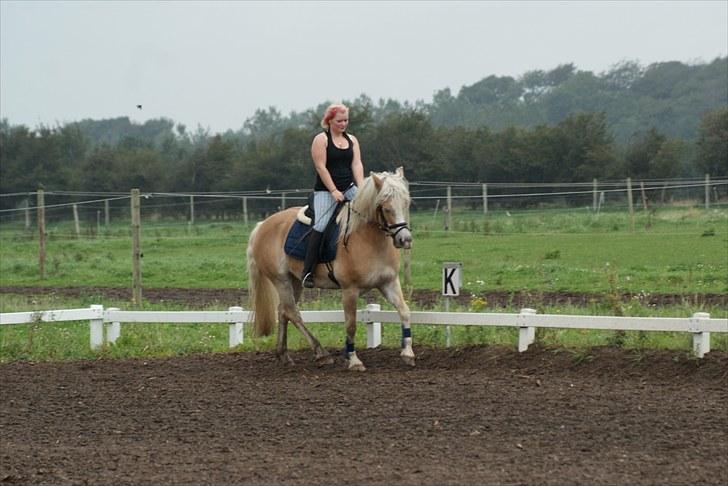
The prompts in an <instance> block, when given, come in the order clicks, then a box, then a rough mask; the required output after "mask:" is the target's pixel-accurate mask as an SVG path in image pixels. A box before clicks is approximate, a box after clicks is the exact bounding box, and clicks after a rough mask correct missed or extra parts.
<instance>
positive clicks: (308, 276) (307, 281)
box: [301, 272, 316, 289]
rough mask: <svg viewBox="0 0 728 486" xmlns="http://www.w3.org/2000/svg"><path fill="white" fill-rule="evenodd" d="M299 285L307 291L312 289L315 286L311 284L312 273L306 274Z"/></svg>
mask: <svg viewBox="0 0 728 486" xmlns="http://www.w3.org/2000/svg"><path fill="white" fill-rule="evenodd" d="M301 283H302V284H303V286H304V287H306V288H307V289H312V288H314V287H315V286H316V285H315V284H314V283H313V272H308V273H307V274H306V275H304V276H303V278H302V279H301Z"/></svg>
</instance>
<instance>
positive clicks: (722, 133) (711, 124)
mask: <svg viewBox="0 0 728 486" xmlns="http://www.w3.org/2000/svg"><path fill="white" fill-rule="evenodd" d="M696 145H697V157H696V159H695V165H696V166H697V167H698V169H699V170H700V171H701V172H702V173H704V174H710V175H712V176H725V175H728V108H723V109H720V110H715V111H713V112H711V113H708V114H707V115H705V117H704V118H703V121H702V122H701V124H700V129H699V132H698V141H697V143H696Z"/></svg>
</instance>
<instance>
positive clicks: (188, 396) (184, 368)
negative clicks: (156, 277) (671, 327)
mask: <svg viewBox="0 0 728 486" xmlns="http://www.w3.org/2000/svg"><path fill="white" fill-rule="evenodd" d="M332 352H337V353H338V351H334V350H332ZM415 352H416V353H417V355H418V362H417V366H416V367H415V368H411V369H410V368H406V367H405V366H404V365H403V364H402V363H401V362H400V359H399V356H398V350H396V349H376V350H361V351H360V352H359V354H360V357H361V358H362V360H363V361H364V363H365V364H366V365H367V367H368V370H367V371H366V372H365V373H351V372H347V371H345V370H344V368H343V365H344V364H343V359H342V358H341V357H338V358H337V362H336V363H335V365H333V366H330V367H326V368H321V369H319V368H317V367H315V366H314V364H313V361H312V355H311V353H310V352H308V351H301V352H296V353H293V357H294V359H295V360H296V364H295V365H293V366H289V367H282V366H280V365H278V364H277V362H276V361H275V358H274V355H273V354H271V353H267V352H266V353H257V354H256V353H223V354H209V355H196V356H189V357H180V358H169V359H147V360H112V359H99V360H95V361H76V362H62V363H28V362H15V363H10V364H3V365H0V482H1V483H3V484H48V485H65V484H114V485H118V484H134V485H138V484H242V483H245V484H301V485H313V484H317V485H318V484H411V485H421V484H436V485H441V484H458V485H461V484H529V485H530V484H558V485H565V484H579V485H584V484H630V485H633V484H675V485H687V484H728V432H727V431H728V410H727V407H728V386H727V385H726V383H727V382H728V354H726V353H721V352H711V353H709V354H708V355H706V357H705V359H703V360H695V359H692V358H690V357H689V356H688V355H687V354H686V353H684V352H674V351H670V352H667V351H644V352H636V351H625V350H616V349H606V348H597V349H592V350H588V351H579V352H570V351H567V350H559V351H557V350H549V349H543V348H539V347H535V348H534V349H530V350H529V351H527V352H526V353H523V354H519V353H517V352H516V351H514V350H512V349H506V348H500V347H482V346H481V347H471V348H460V349H432V348H423V347H416V348H415Z"/></svg>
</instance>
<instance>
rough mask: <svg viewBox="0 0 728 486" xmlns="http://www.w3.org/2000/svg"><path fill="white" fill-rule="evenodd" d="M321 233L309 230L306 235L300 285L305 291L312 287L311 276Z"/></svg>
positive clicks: (317, 253) (317, 254)
mask: <svg viewBox="0 0 728 486" xmlns="http://www.w3.org/2000/svg"><path fill="white" fill-rule="evenodd" d="M322 236H323V233H320V232H318V231H316V230H311V234H310V235H308V246H307V247H306V259H305V260H304V261H303V274H302V275H301V283H303V286H304V287H306V288H307V289H312V288H313V287H314V283H313V274H314V270H315V269H316V264H317V263H318V257H319V248H320V246H321V237H322Z"/></svg>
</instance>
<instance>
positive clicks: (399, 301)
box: [379, 278, 415, 366]
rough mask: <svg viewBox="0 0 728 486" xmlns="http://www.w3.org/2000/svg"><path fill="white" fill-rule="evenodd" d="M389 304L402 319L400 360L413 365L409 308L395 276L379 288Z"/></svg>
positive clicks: (413, 355)
mask: <svg viewBox="0 0 728 486" xmlns="http://www.w3.org/2000/svg"><path fill="white" fill-rule="evenodd" d="M379 290H380V291H381V292H382V295H384V298H386V299H387V300H388V301H389V303H390V304H392V305H393V306H394V308H395V309H397V313H399V319H400V320H401V321H402V352H401V353H400V356H401V357H402V360H403V361H404V362H405V363H406V364H408V365H409V366H414V365H415V352H414V351H413V350H412V329H411V327H410V310H409V306H408V305H407V302H405V301H404V295H402V286H401V285H400V283H399V279H398V278H396V279H394V280H393V281H392V282H390V283H388V284H387V285H385V286H383V287H381V288H380V289H379Z"/></svg>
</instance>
